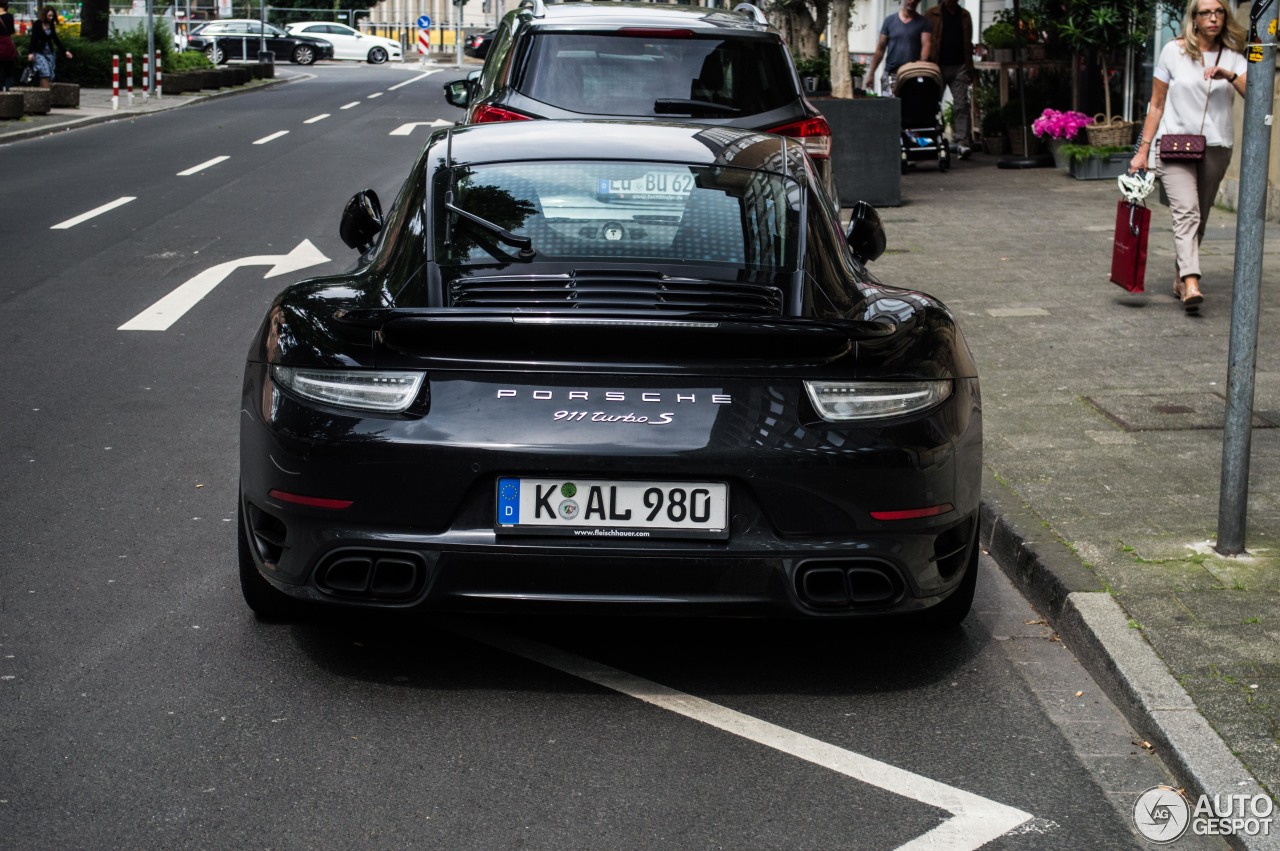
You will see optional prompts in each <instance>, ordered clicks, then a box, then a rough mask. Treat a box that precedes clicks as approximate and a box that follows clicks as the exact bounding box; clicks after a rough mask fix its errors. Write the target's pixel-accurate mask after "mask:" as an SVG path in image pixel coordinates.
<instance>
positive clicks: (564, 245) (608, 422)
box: [239, 121, 982, 625]
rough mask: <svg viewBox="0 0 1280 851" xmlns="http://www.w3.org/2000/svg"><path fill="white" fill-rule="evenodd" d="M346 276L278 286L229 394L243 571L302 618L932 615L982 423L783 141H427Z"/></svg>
mask: <svg viewBox="0 0 1280 851" xmlns="http://www.w3.org/2000/svg"><path fill="white" fill-rule="evenodd" d="M340 231H341V234H342V237H343V239H344V241H345V242H346V243H347V244H348V245H350V246H352V247H354V248H357V249H359V250H360V251H361V252H362V254H361V260H360V262H359V263H358V264H357V267H356V269H355V270H354V271H352V272H350V273H348V274H343V275H337V276H331V277H321V278H313V279H311V280H306V281H302V282H300V283H297V284H295V285H293V286H291V287H289V288H287V289H286V290H285V291H284V292H283V293H281V294H280V295H279V296H277V297H276V299H275V300H274V302H273V303H272V305H271V307H270V308H269V310H268V311H267V314H266V317H265V319H264V321H263V323H262V326H261V328H260V330H259V331H258V333H257V335H256V337H255V338H254V340H253V342H252V344H251V346H250V350H249V356H248V363H247V365H246V369H245V376H244V384H243V397H242V400H241V412H240V413H241V416H240V423H241V430H240V505H239V548H240V580H241V584H242V588H243V591H244V596H245V599H246V600H247V602H248V603H249V605H250V606H251V607H252V608H253V609H254V610H256V611H257V612H258V613H259V614H260V615H263V616H266V617H269V618H275V617H282V616H288V615H290V614H292V613H294V612H295V611H296V609H295V606H297V605H298V603H299V601H306V602H309V603H311V604H325V605H341V606H356V607H372V608H406V607H423V608H429V609H453V610H469V611H473V610H482V611H487V610H518V611H535V610H556V611H566V610H569V611H586V610H592V611H597V612H598V611H600V610H604V611H607V612H621V611H634V612H641V613H672V612H688V613H694V612H701V613H720V614H735V615H742V614H746V615H768V616H785V617H809V618H841V617H845V618H848V617H857V616H865V615H875V614H884V613H895V614H900V615H904V616H908V617H914V618H916V621H917V622H924V623H932V624H948V625H949V624H954V623H955V622H957V621H959V620H960V619H962V618H963V617H964V616H965V614H966V613H967V612H968V610H969V607H970V602H971V601H972V598H973V593H974V583H975V582H976V576H977V559H978V500H979V482H980V479H981V456H982V425H981V424H982V411H981V404H980V400H979V390H978V378H977V373H976V371H975V367H974V361H973V358H972V357H971V355H970V353H969V350H968V347H967V345H966V343H965V340H964V337H963V336H962V335H961V332H960V329H959V328H958V327H957V325H956V322H955V319H954V318H953V316H952V315H951V313H949V312H948V311H947V309H946V308H945V307H944V306H943V305H942V304H940V303H939V302H937V301H936V300H934V299H933V298H931V297H930V296H928V295H925V294H923V293H920V292H916V291H912V290H904V289H895V288H892V287H887V286H884V285H883V284H881V283H879V282H877V281H876V280H875V279H874V278H873V277H872V276H871V275H870V274H869V273H868V272H867V271H866V269H865V267H864V263H865V262H867V261H870V260H872V259H874V258H875V257H877V256H879V254H880V253H881V252H882V251H883V250H884V247H885V235H884V231H883V229H882V228H881V225H880V221H879V217H878V216H877V215H876V214H875V211H874V210H873V209H872V208H870V207H869V206H867V205H865V204H859V205H858V206H857V207H856V208H855V209H854V217H853V223H852V225H851V226H850V228H849V230H848V232H847V233H842V232H841V230H840V226H839V224H838V222H837V220H836V219H835V218H834V217H833V214H832V210H831V203H830V200H829V199H827V198H825V197H824V196H823V190H822V189H821V186H820V184H819V183H818V180H817V178H816V175H815V173H814V169H813V164H812V161H811V160H810V158H809V157H808V156H807V154H806V153H805V152H804V149H803V147H802V146H801V145H800V143H799V142H798V141H797V140H795V139H790V138H786V137H781V136H774V135H769V134H765V133H757V132H752V131H744V130H738V129H735V128H731V127H706V126H698V125H679V124H657V123H648V124H634V123H627V122H606V121H600V122H577V121H536V122H527V123H500V124H486V125H476V126H471V127H461V128H449V129H447V130H441V131H439V132H437V133H435V134H434V135H432V136H431V137H430V139H429V140H428V142H427V145H426V148H425V150H424V151H423V153H422V155H421V157H420V158H419V159H418V161H417V163H416V165H415V166H414V167H413V169H412V170H411V171H410V173H409V175H408V179H407V181H406V182H405V184H404V187H403V189H402V190H401V191H400V195H399V197H398V198H397V199H396V201H395V203H394V205H393V206H392V207H391V209H390V211H389V213H388V215H386V216H385V218H384V216H383V214H382V208H381V204H380V202H379V201H378V198H377V196H376V194H375V193H374V192H372V191H371V190H365V191H363V192H360V193H358V194H357V195H356V196H355V197H354V198H352V200H351V202H349V203H348V205H347V209H346V212H345V213H344V215H343V220H342V226H341V228H340Z"/></svg>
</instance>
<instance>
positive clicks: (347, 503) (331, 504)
mask: <svg viewBox="0 0 1280 851" xmlns="http://www.w3.org/2000/svg"><path fill="white" fill-rule="evenodd" d="M267 496H269V497H271V498H272V499H278V500H280V501H281V502H292V503H293V504H294V505H305V506H307V507H308V508H331V509H334V510H337V511H340V510H342V509H344V508H350V507H351V500H349V499H324V498H323V497H319V496H303V495H301V494H296V493H289V492H288V491H282V490H274V489H272V490H269V491H267Z"/></svg>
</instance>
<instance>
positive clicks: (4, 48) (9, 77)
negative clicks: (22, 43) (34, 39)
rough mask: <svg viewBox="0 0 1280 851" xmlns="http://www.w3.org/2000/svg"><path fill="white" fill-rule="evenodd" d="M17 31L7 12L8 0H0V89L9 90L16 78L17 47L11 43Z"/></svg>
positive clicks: (10, 15) (11, 17) (11, 16)
mask: <svg viewBox="0 0 1280 851" xmlns="http://www.w3.org/2000/svg"><path fill="white" fill-rule="evenodd" d="M17 31H18V30H17V28H16V27H15V26H14V23H13V15H12V14H11V13H10V12H9V0H0V91H5V92H7V91H9V89H11V88H13V81H14V80H16V79H17V78H18V48H17V47H15V46H14V44H13V36H14V33H16V32H17Z"/></svg>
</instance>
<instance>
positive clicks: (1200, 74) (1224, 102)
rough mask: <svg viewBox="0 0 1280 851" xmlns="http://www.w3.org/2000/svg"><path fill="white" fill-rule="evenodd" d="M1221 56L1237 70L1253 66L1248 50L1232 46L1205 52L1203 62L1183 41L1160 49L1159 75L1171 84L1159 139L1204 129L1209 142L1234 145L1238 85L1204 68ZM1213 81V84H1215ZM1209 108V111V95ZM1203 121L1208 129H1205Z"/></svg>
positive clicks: (1219, 61) (1221, 60)
mask: <svg viewBox="0 0 1280 851" xmlns="http://www.w3.org/2000/svg"><path fill="white" fill-rule="evenodd" d="M1215 59H1216V60H1217V63H1216V64H1218V65H1219V66H1221V67H1223V68H1226V69H1227V70H1228V71H1230V72H1232V73H1235V74H1243V73H1245V72H1246V71H1248V70H1249V62H1248V60H1247V59H1245V58H1244V54H1242V53H1238V52H1236V51H1234V50H1231V49H1230V48H1227V47H1224V48H1222V56H1221V57H1219V56H1218V51H1217V50H1212V51H1209V52H1207V53H1204V54H1203V62H1196V61H1194V60H1193V59H1192V58H1191V57H1190V56H1188V55H1187V54H1186V52H1184V51H1183V49H1182V42H1181V41H1171V42H1169V43H1168V44H1166V45H1165V46H1164V49H1163V50H1161V51H1160V60H1159V61H1158V62H1157V63H1156V68H1155V78H1156V79H1157V80H1163V81H1164V82H1166V83H1168V84H1169V94H1168V96H1167V97H1166V98H1165V101H1164V116H1163V117H1162V118H1161V119H1160V127H1159V129H1157V130H1156V138H1157V139H1159V138H1160V137H1161V136H1163V135H1164V134H1165V133H1174V134H1184V133H1203V134H1204V137H1205V138H1204V141H1205V144H1206V145H1221V146H1223V147H1226V148H1230V147H1231V146H1232V143H1233V141H1234V139H1235V131H1234V127H1233V125H1232V121H1231V108H1232V106H1233V105H1234V104H1235V97H1236V90H1235V87H1234V86H1233V85H1232V84H1231V83H1228V82H1227V81H1226V80H1206V79H1205V78H1204V69H1205V68H1207V67H1209V66H1210V65H1212V64H1214V60H1215ZM1211 84H1212V85H1211ZM1206 98H1208V104H1209V111H1208V114H1207V115H1206V114H1205V99H1206ZM1202 124H1203V127H1204V129H1203V130H1201V129H1200V128H1201V126H1202Z"/></svg>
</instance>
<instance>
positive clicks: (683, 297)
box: [449, 272, 782, 316]
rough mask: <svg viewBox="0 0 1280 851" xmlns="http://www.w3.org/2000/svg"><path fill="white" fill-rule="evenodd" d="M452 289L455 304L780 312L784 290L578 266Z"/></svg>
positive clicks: (467, 281)
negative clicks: (570, 270)
mask: <svg viewBox="0 0 1280 851" xmlns="http://www.w3.org/2000/svg"><path fill="white" fill-rule="evenodd" d="M449 294H450V299H451V301H452V303H453V305H454V306H455V307H498V308H511V309H517V308H518V309H524V310H542V311H552V312H556V311H560V310H566V311H568V310H601V309H604V310H656V311H663V312H672V313H676V312H679V313H716V314H721V315H731V316H781V315H782V291H781V290H780V289H778V288H777V287H774V286H767V285H761V284H746V283H737V282H733V283H731V282H725V281H707V280H702V279H699V278H676V277H670V276H667V275H658V274H654V275H644V274H616V273H611V272H605V273H598V272H578V273H576V274H573V275H554V276H549V275H528V276H518V275H512V276H495V277H483V278H459V279H458V280H455V281H453V282H452V283H451V284H450V285H449Z"/></svg>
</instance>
